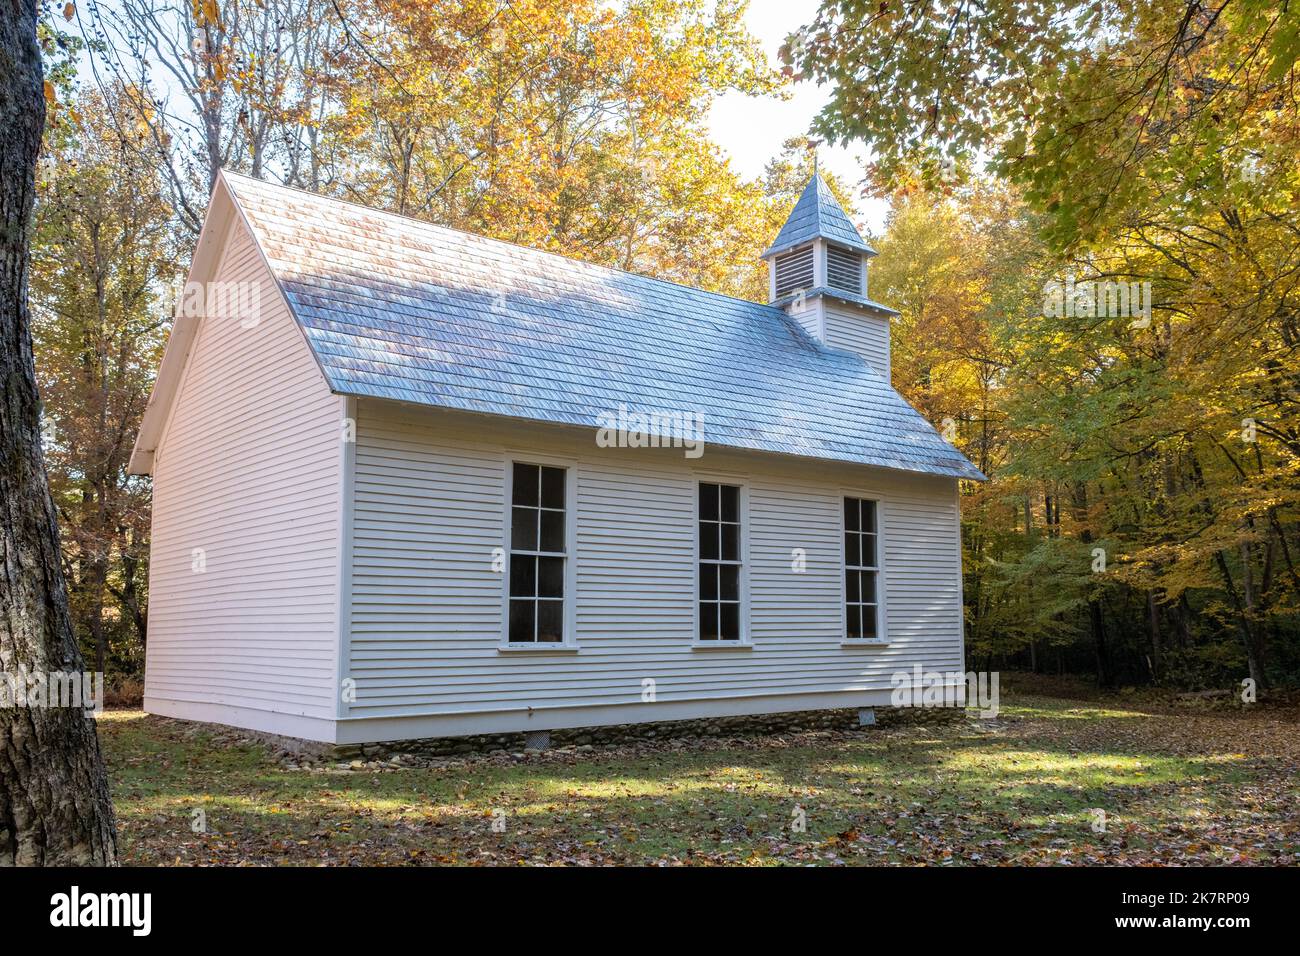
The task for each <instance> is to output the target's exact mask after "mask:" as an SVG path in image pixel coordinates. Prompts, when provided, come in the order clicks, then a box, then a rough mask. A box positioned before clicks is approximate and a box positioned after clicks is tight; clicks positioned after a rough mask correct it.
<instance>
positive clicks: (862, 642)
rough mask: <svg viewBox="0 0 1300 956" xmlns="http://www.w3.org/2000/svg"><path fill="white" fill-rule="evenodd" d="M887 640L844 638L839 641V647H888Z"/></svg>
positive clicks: (881, 638)
mask: <svg viewBox="0 0 1300 956" xmlns="http://www.w3.org/2000/svg"><path fill="white" fill-rule="evenodd" d="M888 646H889V640H888V638H884V637H872V638H857V639H854V638H848V637H846V638H844V640H842V641H840V647H888Z"/></svg>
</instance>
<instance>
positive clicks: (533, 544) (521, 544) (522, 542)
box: [510, 508, 537, 551]
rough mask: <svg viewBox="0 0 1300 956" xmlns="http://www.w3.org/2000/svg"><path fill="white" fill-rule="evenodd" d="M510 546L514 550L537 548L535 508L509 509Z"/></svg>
mask: <svg viewBox="0 0 1300 956" xmlns="http://www.w3.org/2000/svg"><path fill="white" fill-rule="evenodd" d="M510 547H511V548H512V549H514V550H515V551H536V550H537V509H536V508H511V509H510Z"/></svg>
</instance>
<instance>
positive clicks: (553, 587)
mask: <svg viewBox="0 0 1300 956" xmlns="http://www.w3.org/2000/svg"><path fill="white" fill-rule="evenodd" d="M537 560H538V562H539V567H538V569H537V594H538V596H539V597H564V559H563V558H538V559H537Z"/></svg>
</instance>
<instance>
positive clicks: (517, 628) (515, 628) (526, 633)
mask: <svg viewBox="0 0 1300 956" xmlns="http://www.w3.org/2000/svg"><path fill="white" fill-rule="evenodd" d="M536 603H537V602H536V601H532V600H523V601H511V602H510V640H511V641H512V642H513V643H516V644H524V643H531V642H532V641H533V637H534V635H533V608H534V606H535V605H536Z"/></svg>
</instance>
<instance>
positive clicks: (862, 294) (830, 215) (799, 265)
mask: <svg viewBox="0 0 1300 956" xmlns="http://www.w3.org/2000/svg"><path fill="white" fill-rule="evenodd" d="M875 254H876V250H874V249H872V248H871V247H870V246H869V245H867V244H866V243H865V242H863V241H862V236H861V235H860V234H859V233H858V230H857V227H856V226H854V225H853V222H852V220H850V219H849V217H848V215H846V214H845V212H844V209H843V208H842V207H841V206H840V204H839V202H838V201H837V200H836V199H835V196H834V194H833V193H832V192H831V189H830V186H829V185H828V184H827V183H826V180H825V179H823V178H822V176H821V174H820V173H817V172H814V173H813V176H812V179H810V180H808V185H807V186H805V187H804V190H803V193H802V194H801V195H800V196H799V201H798V202H796V203H795V204H794V209H793V210H791V212H790V216H789V218H788V219H786V221H785V225H784V226H782V227H781V231H780V232H779V233H777V236H776V240H775V241H774V242H773V243H772V245H771V247H770V248H769V249H768V250H767V252H765V253H763V258H764V259H766V260H767V269H768V299H769V301H770V303H771V304H772V305H775V306H777V307H778V308H782V309H784V310H785V311H786V313H787V314H789V315H790V316H791V317H792V318H793V319H795V320H796V321H797V322H798V323H799V324H800V325H802V326H803V327H804V329H805V330H806V331H807V332H808V334H809V335H811V336H813V338H815V339H817V340H818V341H819V342H822V343H823V344H825V345H828V346H830V347H832V348H841V349H846V350H848V351H851V352H855V353H857V354H858V355H860V356H861V357H862V358H863V359H865V360H866V361H867V362H868V363H869V364H870V365H871V366H872V368H874V369H875V370H876V371H877V372H879V373H880V374H881V375H882V376H884V378H885V379H886V380H888V379H889V320H890V319H891V318H892V317H893V316H895V315H897V314H898V313H897V312H896V311H894V310H893V309H890V308H887V307H886V306H883V305H881V304H880V303H878V302H873V301H872V300H871V299H870V298H868V296H867V262H868V260H869V259H870V258H871V257H872V256H874V255H875Z"/></svg>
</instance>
